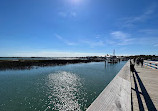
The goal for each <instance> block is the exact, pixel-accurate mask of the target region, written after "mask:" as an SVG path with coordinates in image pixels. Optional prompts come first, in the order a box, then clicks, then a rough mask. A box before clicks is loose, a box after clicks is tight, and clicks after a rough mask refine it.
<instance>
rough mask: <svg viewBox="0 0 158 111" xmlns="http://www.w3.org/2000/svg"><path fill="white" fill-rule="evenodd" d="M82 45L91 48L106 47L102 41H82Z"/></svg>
mask: <svg viewBox="0 0 158 111" xmlns="http://www.w3.org/2000/svg"><path fill="white" fill-rule="evenodd" d="M80 42H81V43H82V44H87V45H89V46H90V47H92V48H93V47H98V46H104V45H105V43H104V41H102V40H98V41H92V40H81V41H80Z"/></svg>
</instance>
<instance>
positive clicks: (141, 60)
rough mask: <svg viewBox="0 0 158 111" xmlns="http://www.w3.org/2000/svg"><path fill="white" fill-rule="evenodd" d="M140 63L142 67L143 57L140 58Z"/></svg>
mask: <svg viewBox="0 0 158 111" xmlns="http://www.w3.org/2000/svg"><path fill="white" fill-rule="evenodd" d="M140 63H141V67H143V64H144V59H143V58H141V59H140Z"/></svg>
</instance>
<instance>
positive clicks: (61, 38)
mask: <svg viewBox="0 0 158 111" xmlns="http://www.w3.org/2000/svg"><path fill="white" fill-rule="evenodd" d="M55 37H57V38H58V39H59V40H61V41H62V42H64V43H65V44H67V45H77V43H75V42H71V41H68V40H66V39H64V38H63V37H62V36H60V35H59V34H55Z"/></svg>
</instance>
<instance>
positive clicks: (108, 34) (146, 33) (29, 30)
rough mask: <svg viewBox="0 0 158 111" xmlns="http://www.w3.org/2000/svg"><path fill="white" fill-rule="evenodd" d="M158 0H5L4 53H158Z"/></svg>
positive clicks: (0, 17) (0, 2)
mask: <svg viewBox="0 0 158 111" xmlns="http://www.w3.org/2000/svg"><path fill="white" fill-rule="evenodd" d="M157 13H158V1H157V0H0V56H49V57H54V56H55V57H56V56H59V57H63V56H89V55H105V54H112V52H113V49H115V50H116V55H135V54H156V55H158V14H157Z"/></svg>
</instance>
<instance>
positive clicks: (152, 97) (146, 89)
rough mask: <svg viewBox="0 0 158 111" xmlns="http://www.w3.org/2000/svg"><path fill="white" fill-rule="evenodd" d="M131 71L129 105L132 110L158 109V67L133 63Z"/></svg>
mask: <svg viewBox="0 0 158 111" xmlns="http://www.w3.org/2000/svg"><path fill="white" fill-rule="evenodd" d="M135 69H136V72H134V73H131V87H132V94H131V95H132V96H131V103H132V105H131V107H132V110H133V111H157V110H158V69H151V68H147V67H141V66H137V65H135Z"/></svg>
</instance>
